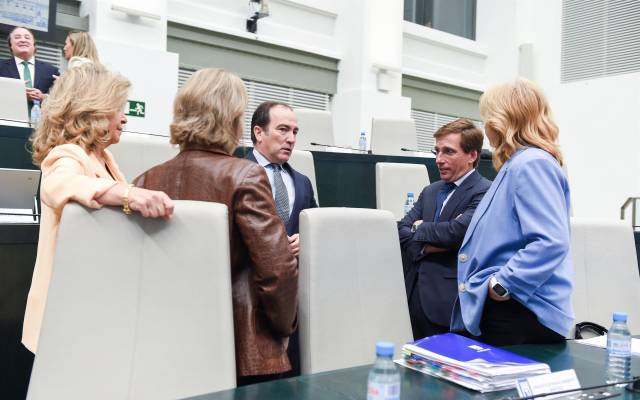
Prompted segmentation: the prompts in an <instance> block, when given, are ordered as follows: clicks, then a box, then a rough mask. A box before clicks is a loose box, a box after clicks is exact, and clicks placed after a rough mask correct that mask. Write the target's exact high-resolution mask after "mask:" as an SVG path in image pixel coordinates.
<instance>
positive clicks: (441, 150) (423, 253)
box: [398, 118, 491, 340]
mask: <svg viewBox="0 0 640 400" xmlns="http://www.w3.org/2000/svg"><path fill="white" fill-rule="evenodd" d="M433 136H434V137H435V139H436V145H435V148H434V153H435V155H436V166H437V167H438V171H439V172H440V179H441V180H439V181H437V182H434V183H433V184H431V185H428V186H427V187H425V188H424V189H423V190H422V193H421V194H420V197H418V200H417V201H416V202H415V204H414V207H413V209H411V211H409V212H408V213H407V215H405V217H404V218H403V219H402V221H400V222H399V223H398V232H399V235H400V246H401V249H402V260H403V269H404V274H405V285H406V289H407V298H408V302H409V316H410V318H411V327H412V329H413V337H414V339H416V340H417V339H421V338H424V337H427V336H431V335H435V334H439V333H445V332H449V323H450V319H451V312H452V310H453V306H454V304H455V301H456V298H457V297H458V279H457V278H458V277H457V260H458V250H459V248H460V245H461V244H462V239H464V235H465V233H466V231H467V227H468V226H469V223H470V222H471V217H472V216H473V213H474V211H475V209H476V207H477V206H478V204H479V203H480V200H481V199H482V197H483V196H484V194H485V193H486V191H487V190H488V189H489V186H490V185H491V182H490V181H489V180H487V179H485V178H483V177H482V176H481V175H480V174H479V173H478V171H476V167H477V165H478V162H479V160H480V152H481V151H482V142H483V139H484V138H483V135H482V131H480V129H478V128H476V127H475V126H474V125H473V123H472V122H471V121H470V120H468V119H464V118H461V119H457V120H455V121H453V122H450V123H448V124H446V125H444V126H442V127H441V128H440V129H438V130H437V131H436V133H435V134H434V135H433Z"/></svg>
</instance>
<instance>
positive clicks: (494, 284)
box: [489, 276, 509, 298]
mask: <svg viewBox="0 0 640 400" xmlns="http://www.w3.org/2000/svg"><path fill="white" fill-rule="evenodd" d="M489 287H491V289H492V290H493V292H494V293H495V294H497V295H498V297H503V298H504V297H507V296H509V291H508V290H507V288H505V287H504V286H502V285H501V284H500V282H498V280H497V279H496V277H495V276H492V277H491V279H490V280H489Z"/></svg>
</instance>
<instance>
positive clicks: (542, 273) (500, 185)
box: [451, 147, 573, 336]
mask: <svg viewBox="0 0 640 400" xmlns="http://www.w3.org/2000/svg"><path fill="white" fill-rule="evenodd" d="M569 204H570V203H569V184H568V183H567V178H566V177H565V175H564V172H563V171H562V169H561V168H560V164H559V163H558V161H557V160H556V159H555V158H553V157H552V156H551V155H550V154H549V153H547V152H546V151H543V150H540V149H538V148H533V147H523V148H521V149H519V150H518V151H516V152H515V153H514V154H513V155H512V157H511V158H510V159H509V160H508V161H507V162H506V163H505V164H504V165H503V166H502V168H501V169H500V172H499V173H498V176H496V179H495V180H494V181H493V183H492V184H491V187H490V188H489V190H488V191H487V194H486V195H485V196H484V198H483V199H482V201H481V202H480V204H479V205H478V208H477V209H476V212H475V214H474V215H473V218H472V220H471V223H470V224H469V228H468V229H467V233H466V234H465V237H464V240H463V242H462V247H461V248H460V251H459V253H458V301H457V302H456V305H455V307H454V311H453V315H452V317H451V328H452V330H462V329H466V330H467V331H469V332H470V333H471V334H473V335H476V336H479V335H480V334H481V332H480V320H481V318H482V310H483V308H484V302H485V300H486V298H487V292H488V290H489V289H488V285H489V284H488V281H489V278H491V276H492V275H494V274H495V276H496V279H497V280H498V282H500V283H501V284H502V285H503V286H504V287H505V288H507V289H508V290H509V292H510V294H511V297H512V298H514V299H515V300H517V301H519V302H520V303H522V304H523V305H524V306H525V307H527V308H528V309H529V310H531V311H533V313H534V314H535V315H536V316H537V317H538V321H540V323H541V324H542V325H544V326H546V327H547V328H549V329H551V330H553V331H555V332H557V333H559V334H561V335H564V336H566V335H567V334H568V333H569V330H570V329H571V325H572V323H573V309H572V306H571V287H572V281H573V264H572V262H571V255H570V252H569V243H570V240H569Z"/></svg>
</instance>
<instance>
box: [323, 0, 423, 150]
mask: <svg viewBox="0 0 640 400" xmlns="http://www.w3.org/2000/svg"><path fill="white" fill-rule="evenodd" d="M338 4H339V5H338V7H339V13H338V20H337V24H336V31H337V33H336V36H337V39H338V42H339V43H340V44H339V46H340V47H341V48H340V52H341V54H342V59H341V60H340V64H339V66H338V68H339V71H340V72H339V76H338V90H337V94H336V95H335V96H334V98H333V105H332V106H333V107H332V108H333V110H332V112H333V116H334V118H333V119H334V134H335V139H336V144H338V145H341V146H352V147H357V145H358V138H359V133H360V131H361V130H364V131H365V132H367V139H368V140H369V142H370V134H371V120H372V118H409V117H410V115H411V99H409V98H406V97H402V95H401V90H402V70H401V68H402V37H403V36H402V21H403V9H404V3H403V2H402V1H388V0H349V1H341V2H339V3H338Z"/></svg>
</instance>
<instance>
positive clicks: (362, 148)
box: [358, 131, 367, 153]
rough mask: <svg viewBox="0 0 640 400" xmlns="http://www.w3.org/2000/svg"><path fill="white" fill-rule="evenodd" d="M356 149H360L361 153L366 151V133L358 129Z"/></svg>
mask: <svg viewBox="0 0 640 400" xmlns="http://www.w3.org/2000/svg"><path fill="white" fill-rule="evenodd" d="M358 149H360V151H361V152H363V153H366V152H367V135H366V133H364V131H360V140H358Z"/></svg>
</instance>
